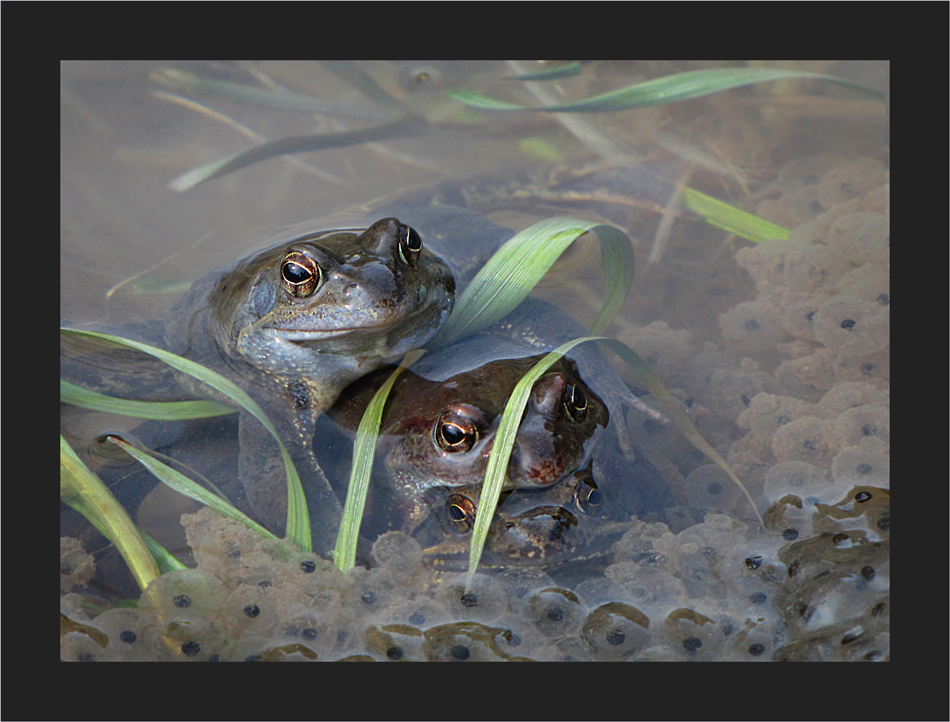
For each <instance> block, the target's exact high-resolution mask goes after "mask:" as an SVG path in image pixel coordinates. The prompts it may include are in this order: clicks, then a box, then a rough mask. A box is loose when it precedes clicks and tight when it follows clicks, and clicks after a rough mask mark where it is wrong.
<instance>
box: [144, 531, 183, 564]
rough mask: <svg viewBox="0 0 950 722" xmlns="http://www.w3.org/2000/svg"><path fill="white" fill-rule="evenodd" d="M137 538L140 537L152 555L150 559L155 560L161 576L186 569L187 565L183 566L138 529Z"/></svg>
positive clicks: (172, 555)
mask: <svg viewBox="0 0 950 722" xmlns="http://www.w3.org/2000/svg"><path fill="white" fill-rule="evenodd" d="M139 536H140V537H142V541H143V542H144V544H145V547H146V549H148V551H149V553H150V554H151V555H152V558H153V559H155V563H156V564H158V571H160V572H161V573H162V574H167V573H168V572H173V571H175V570H176V569H188V565H187V564H183V563H182V562H180V561H178V559H176V558H175V555H174V554H172V553H171V552H170V551H168V550H167V549H166V548H165V547H163V546H162V545H161V544H159V543H158V542H157V541H155V540H154V539H152V537H150V536H149V535H148V534H146V533H145V532H144V531H142V530H141V529H139Z"/></svg>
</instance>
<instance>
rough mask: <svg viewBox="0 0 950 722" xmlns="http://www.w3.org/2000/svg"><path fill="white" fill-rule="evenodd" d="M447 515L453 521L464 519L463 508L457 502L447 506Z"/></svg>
mask: <svg viewBox="0 0 950 722" xmlns="http://www.w3.org/2000/svg"><path fill="white" fill-rule="evenodd" d="M449 516H451V517H452V519H453V520H454V521H464V520H465V510H464V509H463V508H462V507H460V506H459V505H458V504H451V505H450V506H449Z"/></svg>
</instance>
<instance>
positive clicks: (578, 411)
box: [564, 384, 588, 423]
mask: <svg viewBox="0 0 950 722" xmlns="http://www.w3.org/2000/svg"><path fill="white" fill-rule="evenodd" d="M564 408H565V409H566V410H567V415H568V416H570V417H571V418H572V419H574V421H576V422H577V423H581V422H582V421H584V419H586V418H587V408H588V403H587V394H585V393H584V390H583V389H582V388H581V387H580V386H577V385H575V384H568V385H567V386H566V387H564Z"/></svg>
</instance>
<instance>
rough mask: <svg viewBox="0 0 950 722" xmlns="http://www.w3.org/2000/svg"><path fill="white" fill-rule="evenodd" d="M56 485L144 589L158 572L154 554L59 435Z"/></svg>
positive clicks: (117, 503) (97, 480)
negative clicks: (99, 532)
mask: <svg viewBox="0 0 950 722" xmlns="http://www.w3.org/2000/svg"><path fill="white" fill-rule="evenodd" d="M59 487H60V498H62V499H63V501H65V502H66V503H67V504H69V505H70V506H76V507H78V508H79V509H80V511H81V513H83V515H84V516H86V518H87V519H89V520H90V521H92V522H93V523H94V524H95V525H96V527H97V528H99V529H100V531H102V533H103V534H104V535H105V536H106V538H107V539H109V540H110V541H111V542H112V543H113V544H115V545H116V548H117V549H118V550H119V553H120V554H121V555H122V558H123V559H124V560H125V563H126V564H127V565H128V567H129V570H130V571H131V572H132V576H133V577H134V578H135V583H136V584H138V585H139V588H140V589H143V590H144V589H145V588H146V587H147V586H148V585H149V583H150V582H151V581H152V580H153V579H155V577H157V576H158V575H159V569H158V565H157V564H156V563H155V559H154V557H152V554H151V552H150V551H149V550H148V547H147V546H146V545H145V543H144V542H143V541H142V537H140V536H139V533H138V530H137V529H136V528H135V524H133V523H132V520H131V519H130V518H129V515H128V514H127V513H126V511H125V509H123V508H122V505H121V504H119V502H118V501H117V500H116V498H115V497H114V496H113V495H112V492H110V491H109V490H108V489H107V488H106V485H105V484H103V483H102V480H100V479H99V477H97V476H96V475H95V474H93V473H92V472H91V471H89V469H87V468H86V466H85V465H84V464H83V463H82V461H80V460H79V457H78V456H76V452H74V451H73V450H72V448H71V447H70V446H69V444H68V443H66V439H64V438H63V437H62V435H60V437H59Z"/></svg>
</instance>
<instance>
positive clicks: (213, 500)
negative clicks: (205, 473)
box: [107, 434, 277, 539]
mask: <svg viewBox="0 0 950 722" xmlns="http://www.w3.org/2000/svg"><path fill="white" fill-rule="evenodd" d="M107 438H108V440H109V441H111V442H112V443H113V444H115V445H116V446H118V447H119V448H120V449H122V450H124V451H125V453H127V454H128V455H129V456H131V457H132V458H133V459H135V460H136V461H138V462H139V463H140V464H142V466H144V467H145V468H146V469H148V470H149V471H150V472H151V473H152V474H153V475H154V476H155V478H157V479H158V480H159V481H161V482H162V483H163V484H165V485H166V486H168V487H170V488H172V489H174V490H175V491H177V492H178V493H179V494H184V495H185V496H187V497H188V498H189V499H194V500H195V501H198V502H201V503H202V504H204V505H205V506H208V507H211V508H212V509H214V510H215V511H216V512H218V513H219V514H221V516H224V517H227V518H228V519H233V520H234V521H237V522H240V523H241V524H243V525H244V526H245V527H247V528H248V529H250V530H251V531H252V532H254V533H255V534H257V535H258V536H259V537H261V538H262V539H276V538H277V537H276V536H274V534H272V533H271V532H269V531H268V530H267V529H265V528H264V527H262V526H261V525H260V524H258V523H257V522H256V521H254V520H252V519H250V518H248V517H247V516H245V515H244V514H242V513H241V512H240V511H238V510H237V509H235V508H234V507H233V506H231V504H229V503H228V502H226V501H224V500H223V499H221V498H220V497H218V496H216V495H215V494H213V493H212V492H210V491H208V490H207V489H205V488H203V487H202V486H200V485H199V484H197V483H195V482H194V481H192V480H191V479H189V478H188V477H187V476H185V475H184V474H181V473H180V472H178V471H176V470H175V469H173V468H171V467H170V466H167V465H165V464H163V463H162V462H161V461H159V460H158V459H156V458H154V457H153V456H152V455H151V454H148V453H147V452H146V451H144V450H142V449H139V448H138V447H136V446H135V445H134V444H130V443H129V442H127V441H126V440H125V439H123V438H121V437H120V436H119V435H118V434H111V435H110V436H108V437H107Z"/></svg>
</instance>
